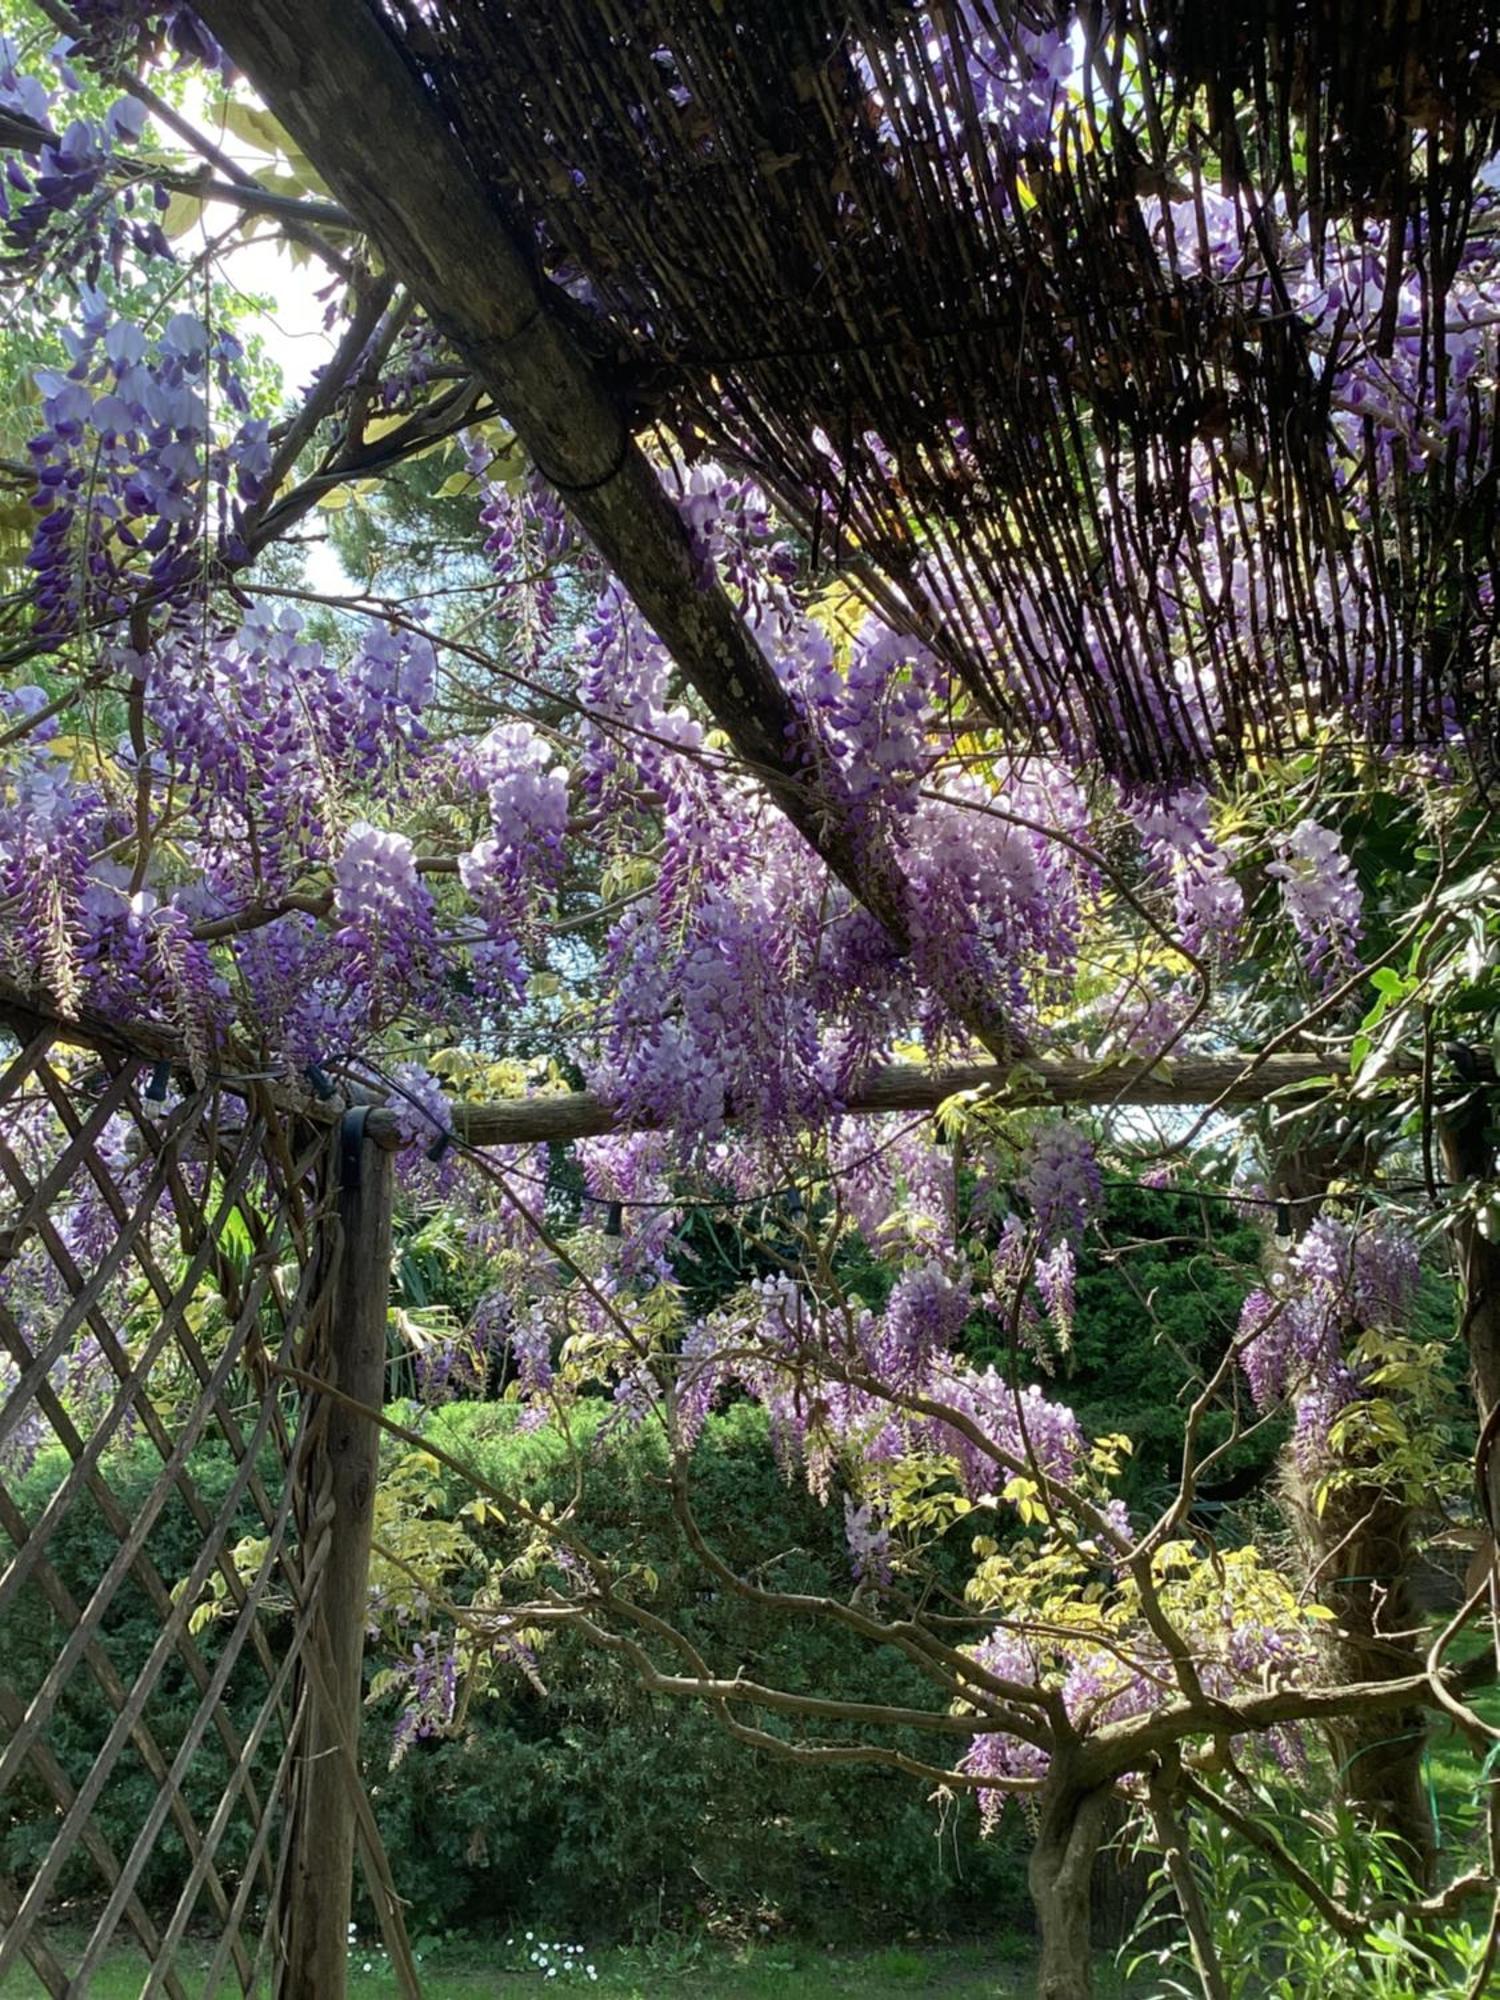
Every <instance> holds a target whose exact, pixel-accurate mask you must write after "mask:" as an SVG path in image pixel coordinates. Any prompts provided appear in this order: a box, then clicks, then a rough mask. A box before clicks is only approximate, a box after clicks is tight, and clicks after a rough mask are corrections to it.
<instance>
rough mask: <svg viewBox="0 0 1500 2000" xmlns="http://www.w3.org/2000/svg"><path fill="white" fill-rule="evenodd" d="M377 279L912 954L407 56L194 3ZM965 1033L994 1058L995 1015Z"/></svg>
mask: <svg viewBox="0 0 1500 2000" xmlns="http://www.w3.org/2000/svg"><path fill="white" fill-rule="evenodd" d="M198 11H199V12H200V13H201V14H202V15H203V16H204V18H205V20H206V21H207V23H208V26H209V27H210V29H211V30H212V32H213V33H214V34H215V35H216V36H217V37H218V39H219V40H220V41H221V42H222V43H223V44H224V46H225V48H226V49H227V50H228V51H229V53H230V55H231V56H232V58H233V59H234V61H235V62H236V63H237V64H238V65H239V67H240V68H241V69H243V70H244V72H245V73H246V75H247V76H248V77H249V78H250V81H251V82H252V83H253V84H254V86H255V88H256V89H257V90H258V91H259V92H260V94H261V96H262V97H263V98H264V99H265V101H266V103H267V104H268V105H269V106H270V108H271V110H272V111H273V112H274V113H275V115H276V117H277V118H279V119H280V120H281V122H282V123H283V124H284V125H285V126H286V127H287V129H288V131H290V132H291V133H292V135H293V137H294V138H295V139H296V141H297V143H298V145H299V146H301V148H302V149H303V151H304V152H305V153H306V154H307V156H308V158H309V159H310V160H311V161H312V162H313V163H314V165H315V166H316V167H317V169H318V171H319V173H320V174H321V175H322V176H323V178H324V180H325V181H327V183H328V185H329V187H330V188H331V189H332V191H333V193H334V194H335V196H336V197H337V198H338V200H339V201H340V202H341V203H342V204H343V206H344V207H345V208H346V209H347V210H348V212H349V214H350V215H351V216H353V217H354V219H355V220H356V221H357V222H358V223H359V224H360V225H361V227H362V228H364V229H365V230H367V231H368V233H369V234H370V236H371V237H372V238H373V239H374V241H375V242H376V243H377V244H378V245H379V246H380V250H381V254H382V256H383V257H384V259H385V261H386V264H387V267H388V268H389V269H390V270H391V271H393V272H394V273H395V274H396V275H397V276H398V277H399V278H400V279H401V281H402V282H403V283H404V284H405V285H406V286H407V287H408V289H409V290H410V291H411V292H412V294H413V295H414V296H415V297H416V298H417V299H419V300H420V301H421V303H422V305H423V306H424V308H425V309H426V311H427V312H428V313H429V314H430V316H431V317H432V319H433V320H434V321H435V323H436V324H437V325H438V326H439V327H440V328H441V329H442V331H443V332H444V334H445V335H446V336H447V337H448V339H449V340H450V341H451V342H452V343H453V345H454V347H455V348H456V349H457V350H458V352H459V353H460V354H461V355H463V357H464V359H465V360H466V361H467V363H468V364H469V366H470V367H471V368H472V369H473V370H474V372H475V374H476V375H477V376H478V377H479V379H480V380H481V381H482V382H483V383H484V384H485V386H486V388H487V389H488V390H489V392H490V394H491V395H492V396H493V397H494V399H495V402H496V405H497V406H498V407H499V408H500V409H501V410H502V411H504V412H505V414H506V416H507V417H508V419H509V420H510V422H511V423H512V424H513V425H514V427H515V430H516V434H517V435H518V436H519V437H520V439H521V440H522V442H523V443H524V444H525V446H526V449H527V450H528V452H529V453H530V455H531V457H532V460H533V462H534V463H535V464H536V466H537V467H538V469H539V470H540V471H541V473H542V474H543V475H544V476H545V477H546V478H547V479H549V480H550V481H551V483H552V484H553V485H554V486H555V487H556V488H557V491H558V492H559V493H560V494H561V495H562V497H563V499H564V500H565V502H566V503H567V505H568V507H569V509H570V511H571V512H572V513H573V514H574V516H575V517H576V519H577V520H578V522H579V523H580V524H581V526H582V527H583V529H584V531H585V533H586V534H587V535H588V536H589V538H590V540H591V541H592V542H593V543H594V545H595V546H596V547H597V548H598V550H599V552H600V554H601V555H602V556H603V557H604V559H605V561H606V562H607V563H608V564H609V567H610V569H611V570H612V571H613V572H614V574H615V575H616V576H617V577H618V578H619V579H620V581H621V582H622V583H623V585H624V586H625V588H626V589H627V590H628V591H629V593H630V595H631V597H632V598H633V599H634V601H635V603H636V604H637V605H638V606H639V608H640V610H641V612H642V613H643V615H644V616H645V618H646V619H647V620H648V621H649V623H650V624H651V626H652V627H653V629H654V630H655V631H656V633H657V634H658V635H659V637H660V638H661V641H662V643H663V645H664V646H665V647H666V648H667V651H668V652H669V653H670V654H671V656H672V658H673V659H674V660H675V662H676V663H677V665H678V666H679V667H680V668H681V670H682V672H683V673H684V674H685V675H686V676H687V678H688V680H689V681H690V682H691V683H692V685H693V687H694V688H695V689H696V691H697V693H698V695H699V697H700V698H701V699H702V701H703V703H704V705H705V706H706V707H707V708H708V710H709V712H710V713H711V715H712V716H713V718H714V720H715V722H717V723H718V725H719V727H720V728H721V729H722V730H723V731H724V732H725V734H726V735H727V736H728V737H729V739H730V741H731V743H732V744H733V745H734V748H735V750H736V752H737V753H738V755H739V756H740V758H741V759H742V760H743V761H744V762H745V763H746V764H747V765H748V766H749V767H750V768H751V769H752V770H753V771H754V773H755V774H756V776H757V777H758V778H759V779H760V780H761V781H762V782H763V783H764V784H765V785H766V787H767V789H768V791H769V792H770V794H771V796H772V797H773V798H774V799H775V800H776V802H777V804H778V805H779V806H780V807H781V809H782V810H783V811H784V812H785V813H786V815H787V817H788V818H789V819H790V820H791V822H792V824H793V825H794V826H795V827H796V828H797V830H798V832H799V833H801V834H802V836H803V838H804V839H805V840H807V841H808V843H809V844H810V845H811V846H812V847H813V848H814V850H815V851H816V852H817V853H818V854H820V855H821V856H822V858H823V859H824V860H825V861H826V862H827V863H828V866H829V867H830V868H831V869H832V870H833V872H834V873H835V874H836V875H837V876H838V877H839V879H840V880H841V881H842V882H843V883H844V884H845V885H846V886H847V887H848V888H849V889H850V891H851V892H852V893H853V894H854V895H855V896H857V897H858V898H859V900H860V901H861V902H862V903H863V904H864V905H865V907H866V908H867V909H868V910H869V911H870V912H871V913H872V914H873V915H874V916H875V917H876V918H877V919H878V921H879V922H880V923H881V924H882V925H883V927H884V928H885V930H886V932H887V933H888V935H889V936H890V938H891V939H892V941H893V943H894V944H895V945H896V946H897V948H898V949H899V950H901V951H903V952H904V951H906V950H907V949H908V946H909V942H910V939H909V932H908V927H907V920H906V904H905V898H904V885H903V883H902V881H901V879H900V876H899V873H898V871H897V869H896V867H895V866H894V864H893V862H892V861H891V859H890V858H889V856H888V855H884V854H882V853H881V852H880V851H879V850H878V848H876V846H875V844H874V843H871V842H868V841H864V842H861V841H859V840H858V839H857V838H856V836H855V830H854V827H853V825H852V821H851V819H850V816H849V814H848V812H847V810H846V809H845V807H844V805H843V803H842V801H841V800H840V799H839V797H838V795H837V791H836V789H835V787H833V786H832V785H830V784H829V783H828V782H827V774H826V772H824V771H822V770H821V768H820V767H821V765H822V759H821V758H820V755H819V752H818V746H817V744H816V741H815V739H814V738H813V736H812V735H811V733H810V731H809V730H808V728H807V726H806V724H805V723H804V722H803V721H802V719H801V718H800V717H799V715H798V714H797V711H796V709H795V708H794V707H793V705H792V702H791V700H790V699H789V697H788V695H787V693H786V691H785V690H784V689H783V688H782V686H781V684H780V682H779V681H778V680H777V678H776V675H775V672H774V671H773V669H772V667H771V663H770V661H769V660H768V659H767V658H766V656H765V654H764V653H763V652H762V651H761V649H760V646H759V645H758V644H757V642H756V640H755V638H754V637H753V635H752V634H751V632H750V630H749V628H748V626H747V625H746V624H745V621H744V619H743V618H742V617H741V615H740V613H739V611H738V609H737V608H736V607H735V605H734V603H733V601H732V600H731V599H730V597H729V596H728V594H727V593H726V592H725V591H724V589H723V588H722V587H721V586H720V584H719V583H718V582H717V581H716V580H715V579H714V578H712V577H706V576H705V575H704V573H703V568H702V564H701V563H700V561H699V559H698V557H697V554H696V552H695V551H694V549H693V547H692V545H691V543H690V541H689V538H688V535H687V531H686V529H685V528H684V526H683V523H682V520H681V517H680V516H679V514H678V512H677V509H676V508H675V506H674V505H673V504H672V502H671V500H670V499H669V498H668V496H667V494H666V492H665V491H664V490H663V487H662V484H661V481H660V480H659V479H658V477H657V475H656V472H655V471H654V470H653V468H652V466H651V465H650V463H649V462H648V460H647V459H646V457H645V455H644V453H643V452H642V451H641V450H640V448H639V446H638V445H637V444H636V441H635V439H634V437H633V435H632V433H631V429H630V425H629V423H628V421H627V419H626V416H625V413H624V410H623V408H622V406H621V403H620V401H619V398H618V397H617V396H616V394H615V393H614V391H613V390H612V388H611V387H610V385H609V384H608V383H607V381H606V379H605V378H604V376H603V374H602V373H601V371H600V370H599V368H598V367H597V366H596V364H595V363H594V362H593V361H592V360H591V359H590V357H589V355H588V353H587V352H586V350H585V348H584V346H583V345H582V344H580V341H579V339H578V337H577V333H576V331H575V330H576V329H577V328H578V327H579V326H580V325H581V323H582V316H581V314H580V311H579V308H578V307H577V306H576V305H575V304H574V303H573V302H572V301H571V300H570V299H569V298H568V297H567V296H566V294H565V293H563V292H561V291H560V290H559V289H558V288H557V287H556V286H554V285H552V284H551V283H549V282H548V281H547V280H546V279H544V278H543V277H542V276H541V275H540V274H539V273H538V271H537V268H536V257H535V252H534V251H533V249H532V248H531V246H530V245H529V244H527V243H523V242H520V241H517V240H516V239H515V238H513V236H512V234H511V231H510V228H509V225H508V224H507V222H506V219H505V218H504V217H503V216H502V215H500V214H499V213H498V212H497V211H496V209H495V206H494V204H493V202H492V200H491V198H490V195H489V193H488V191H487V190H486V189H485V188H484V186H483V185H482V184H481V182H480V181H479V179H478V177H477V176H476V174H475V173H474V171H473V169H472V168H471V166H470V164H469V161H468V159H467V158H466V156H465V154H464V151H463V149H462V147H461V146H460V144H459V142H458V140H457V138H456V137H455V135H454V133H453V131H452V130H451V128H450V127H449V126H448V124H447V123H446V122H445V120H444V119H443V118H442V116H441V114H440V112H439V108H438V105H437V103H436V101H435V99H434V97H433V95H432V93H431V92H430V90H429V89H428V88H427V87H426V86H425V85H424V83H423V81H422V79H421V77H420V76H419V74H418V73H417V71H416V69H415V67H414V66H413V65H412V63H411V62H410V60H409V59H408V57H407V55H406V53H405V52H404V51H403V50H402V48H401V47H400V46H399V45H398V43H397V41H396V40H395V39H394V37H393V35H392V33H391V32H390V30H389V29H388V28H387V27H386V26H385V25H384V24H383V23H382V22H381V20H380V18H379V16H378V14H377V12H376V10H375V9H374V8H373V7H369V6H365V5H361V4H360V3H359V0H322V4H321V5H319V6H316V7H309V6H308V5H306V0H203V4H201V5H200V6H199V10H198ZM966 1025H967V1026H968V1027H969V1028H970V1029H971V1030H972V1031H973V1033H974V1034H975V1035H976V1036H977V1037H978V1038H979V1040H980V1041H981V1042H982V1043H983V1044H984V1046H985V1047H987V1048H988V1049H990V1050H991V1052H992V1053H993V1054H995V1055H996V1056H1000V1057H1006V1056H1012V1055H1014V1054H1016V1053H1017V1052H1018V1048H1019V1040H1018V1037H1017V1036H1016V1034H1014V1033H1013V1032H1012V1031H1011V1030H1010V1028H1009V1027H1008V1026H1007V1024H1006V1021H1005V1018H1004V1016H1003V1013H1002V1012H1001V1010H1000V1009H999V1007H998V1006H986V1005H981V1006H979V1007H978V1008H977V1009H970V1011H969V1016H968V1018H967V1020H966Z"/></svg>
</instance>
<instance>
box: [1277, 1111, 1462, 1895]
mask: <svg viewBox="0 0 1500 2000" xmlns="http://www.w3.org/2000/svg"><path fill="white" fill-rule="evenodd" d="M1349 1143H1350V1142H1349V1141H1348V1140H1347V1139H1346V1140H1345V1141H1343V1142H1342V1145H1343V1147H1344V1148H1347V1147H1348V1145H1349ZM1355 1144H1356V1146H1357V1149H1358V1151H1359V1153H1360V1155H1361V1157H1362V1158H1363V1145H1362V1143H1361V1142H1358V1141H1356V1142H1355ZM1363 1164H1364V1165H1365V1167H1366V1169H1368V1168H1369V1167H1371V1166H1373V1164H1374V1163H1373V1161H1369V1160H1364V1161H1363ZM1346 1165H1347V1163H1346V1162H1345V1161H1344V1160H1343V1159H1342V1158H1341V1156H1340V1150H1339V1148H1337V1147H1333V1146H1322V1145H1319V1144H1318V1143H1317V1142H1314V1143H1313V1144H1312V1145H1310V1146H1309V1145H1304V1146H1302V1147H1300V1148H1298V1149H1297V1150H1295V1151H1293V1152H1289V1153H1288V1154H1287V1155H1286V1156H1285V1157H1283V1158H1282V1159H1281V1160H1280V1161H1278V1162H1277V1166H1276V1172H1275V1176H1274V1189H1275V1192H1276V1193H1277V1194H1278V1195H1279V1196H1282V1197H1284V1198H1286V1199H1288V1200H1291V1201H1294V1202H1296V1203H1297V1204H1298V1205H1297V1206H1296V1208H1295V1209H1294V1210H1293V1214H1294V1215H1295V1217H1296V1218H1297V1231H1298V1234H1299V1235H1300V1234H1303V1233H1305V1231H1306V1230H1307V1229H1308V1228H1310V1227H1311V1225H1312V1222H1313V1220H1314V1219H1315V1217H1316V1215H1317V1213H1318V1206H1317V1204H1318V1202H1319V1200H1320V1199H1321V1196H1322V1195H1323V1193H1324V1191H1325V1190H1326V1189H1327V1187H1328V1185H1329V1182H1330V1180H1331V1179H1332V1178H1333V1176H1334V1174H1335V1173H1336V1172H1337V1171H1339V1170H1340V1169H1341V1168H1343V1167H1346ZM1282 1491H1283V1495H1284V1498H1285V1502H1286V1506H1287V1509H1288V1511H1289V1513H1290V1515H1291V1517H1292V1524H1293V1527H1294V1528H1295V1529H1296V1532H1297V1536H1298V1539H1299V1541H1300V1542H1301V1544H1302V1548H1303V1552H1304V1556H1305V1559H1306V1562H1307V1566H1308V1570H1309V1573H1310V1575H1311V1576H1312V1578H1313V1580H1314V1582H1315V1585H1316V1589H1317V1594H1318V1597H1319V1599H1320V1600H1321V1602H1322V1603H1323V1604H1324V1605H1325V1606H1326V1607H1327V1608H1328V1610H1329V1611H1331V1612H1332V1613H1333V1614H1334V1618H1335V1620H1336V1621H1337V1622H1336V1624H1335V1625H1333V1626H1332V1627H1330V1628H1329V1630H1328V1634H1327V1637H1326V1639H1325V1641H1324V1646H1323V1651H1324V1655H1325V1657H1326V1659H1327V1661H1328V1667H1329V1672H1330V1675H1331V1678H1332V1679H1334V1680H1335V1681H1340V1682H1343V1681H1381V1680H1392V1679H1398V1678H1404V1677H1405V1676H1406V1675H1409V1674H1413V1673H1417V1672H1420V1670H1421V1664H1422V1663H1421V1660H1420V1658H1419V1657H1418V1653H1417V1648H1416V1644H1415V1636H1414V1635H1415V1634H1416V1632H1417V1631H1418V1629H1419V1627H1420V1624H1421V1620H1420V1617H1419V1615H1418V1612H1417V1609H1416V1605H1415V1601H1414V1598H1413V1595H1412V1587H1411V1559H1412V1539H1413V1532H1414V1528H1415V1510H1414V1508H1413V1507H1412V1505H1411V1503H1410V1501H1409V1500H1408V1499H1406V1498H1405V1497H1403V1496H1401V1495H1397V1494H1393V1493H1391V1492H1389V1491H1388V1490H1386V1489H1385V1488H1384V1487H1382V1486H1381V1485H1380V1484H1379V1483H1378V1481H1377V1480H1374V1479H1372V1480H1371V1481H1370V1483H1369V1484H1362V1483H1359V1482H1358V1481H1357V1480H1352V1481H1349V1482H1348V1483H1344V1484H1341V1485H1340V1487H1339V1489H1338V1490H1337V1491H1336V1492H1335V1493H1333V1494H1331V1495H1328V1496H1325V1497H1324V1500H1323V1504H1322V1505H1319V1499H1318V1493H1317V1491H1316V1487H1315V1486H1314V1485H1312V1484H1310V1482H1309V1480H1308V1478H1307V1476H1306V1475H1305V1474H1304V1472H1303V1471H1302V1469H1301V1467H1300V1466H1299V1465H1298V1463H1297V1459H1296V1455H1295V1449H1294V1448H1293V1447H1290V1446H1289V1447H1287V1449H1286V1450H1285V1451H1284V1453H1283V1457H1282ZM1427 1730H1428V1721H1427V1716H1426V1714H1425V1712H1424V1710H1423V1709H1422V1708H1421V1707H1419V1706H1415V1705H1414V1706H1412V1707H1410V1708H1403V1709H1398V1710H1394V1711H1392V1710H1382V1711H1380V1712H1378V1713H1376V1714H1374V1715H1369V1714H1365V1713H1361V1712H1356V1713H1352V1714H1350V1715H1347V1716H1342V1717H1339V1718H1337V1719H1335V1720H1334V1721H1331V1722H1330V1723H1329V1724H1328V1725H1327V1729H1326V1734H1327V1737H1328V1741H1329V1746H1330V1748H1331V1750H1332V1753H1333V1758H1334V1765H1335V1771H1336V1781H1337V1785H1338V1790H1339V1795H1340V1796H1341V1798H1342V1799H1343V1801H1344V1803H1345V1804H1346V1805H1347V1806H1348V1807H1349V1809H1350V1811H1351V1812H1353V1813H1354V1814H1355V1815H1356V1817H1357V1818H1359V1819H1360V1820H1361V1821H1362V1822H1363V1823H1364V1824H1365V1825H1366V1826H1372V1827H1377V1828H1379V1829H1381V1830H1382V1831H1384V1832H1387V1833H1392V1834H1394V1835H1396V1837H1397V1838H1398V1839H1399V1840H1400V1841H1401V1843H1402V1847H1403V1849H1404V1854H1405V1860H1406V1864H1407V1866H1408V1867H1409V1868H1410V1870H1411V1872H1412V1875H1413V1877H1414V1879H1415V1880H1416V1882H1417V1883H1418V1884H1419V1885H1420V1886H1422V1887H1426V1886H1428V1885H1429V1884H1430V1882H1431V1880H1432V1876H1433V1872H1434V1869H1435V1867H1436V1864H1437V1836H1436V1829H1435V1828H1434V1826H1433V1822H1432V1809H1431V1806H1430V1804H1429V1801H1428V1795H1427V1788H1426V1785H1425V1784H1424V1782H1423V1775H1422V1759H1423V1753H1424V1750H1425V1748H1426V1743H1427Z"/></svg>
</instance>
